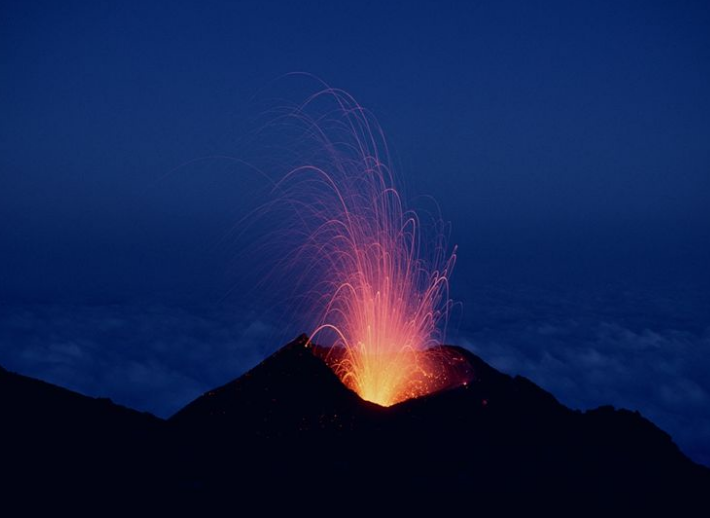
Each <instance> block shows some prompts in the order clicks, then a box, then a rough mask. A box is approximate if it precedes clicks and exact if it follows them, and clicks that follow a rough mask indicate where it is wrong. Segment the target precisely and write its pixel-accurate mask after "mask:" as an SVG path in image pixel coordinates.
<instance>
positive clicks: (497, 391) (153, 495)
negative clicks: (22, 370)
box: [0, 336, 710, 515]
mask: <svg viewBox="0 0 710 518" xmlns="http://www.w3.org/2000/svg"><path fill="white" fill-rule="evenodd" d="M307 342H308V340H307V338H306V337H305V336H301V337H299V338H298V339H296V340H295V341H294V342H292V343H290V344H288V345H287V346H285V347H283V348H282V349H281V350H279V351H277V352H276V353H275V354H273V355H272V356H270V357H269V358H267V359H266V360H264V361H263V362H262V363H261V364H259V365H258V366H256V367H255V368H254V369H252V370H251V371H249V372H248V373H246V374H244V375H243V376H242V377H240V378H238V379H236V380H234V381H232V382H230V383H228V384H226V385H224V386H222V387H219V388H216V389H214V390H211V391H209V392H207V393H206V394H204V395H202V396H200V397H199V398H197V399H196V400H195V401H193V402H192V403H190V404H188V405H187V406H186V407H185V408H183V409H182V410H180V411H179V412H178V413H176V414H175V415H174V416H173V417H171V418H170V419H168V420H167V421H164V420H160V419H158V418H155V417H153V416H151V415H150V414H144V413H138V412H135V411H132V410H129V409H127V408H124V407H121V406H118V405H115V404H113V403H111V402H110V401H108V400H102V399H93V398H88V397H85V396H81V395H79V394H76V393H73V392H71V391H68V390H65V389H61V388H59V387H56V386H53V385H49V384H47V383H44V382H41V381H37V380H33V379H30V378H26V377H24V376H20V375H17V374H12V373H9V372H7V371H4V370H0V418H1V419H2V427H3V434H2V435H3V439H4V440H3V441H2V444H3V448H6V449H7V450H8V451H6V453H5V455H4V460H5V462H4V463H3V464H4V467H3V468H2V470H3V473H4V474H5V475H6V478H7V482H6V483H5V485H4V487H5V489H6V490H7V491H8V494H10V493H11V492H12V493H13V494H20V493H23V492H26V491H28V490H31V491H33V492H34V491H41V492H45V493H48V492H51V493H53V494H64V493H66V492H72V491H77V488H81V490H82V491H87V492H90V493H91V494H92V495H104V496H103V498H106V497H111V498H114V497H117V495H120V498H121V500H122V501H124V502H130V501H134V500H135V501H136V502H138V501H145V499H154V500H155V501H157V502H161V503H162V505H163V507H169V506H170V505H178V502H181V501H185V500H189V501H191V502H193V503H195V502H197V503H200V502H203V501H205V502H206V501H209V502H211V504H215V503H218V504H224V505H231V504H232V503H234V502H237V501H238V502H243V501H249V500H253V499H255V498H256V497H257V495H263V494H273V495H278V494H282V491H284V490H285V488H288V489H289V490H303V491H310V492H313V491H315V488H317V494H319V495H324V494H327V495H331V496H332V495H335V494H341V493H342V492H343V491H352V490H353V489H354V488H359V489H358V491H361V490H362V489H363V488H367V493H368V494H374V493H373V492H375V491H377V490H378V489H379V490H382V491H384V492H389V493H390V494H395V495H404V494H408V495H416V496H417V498H416V499H415V500H412V499H411V496H410V497H409V500H407V502H408V505H410V506H412V507H414V506H416V502H420V501H421V500H423V499H427V498H431V499H434V498H435V495H438V496H437V498H439V497H441V495H448V496H447V497H446V498H447V499H448V500H450V499H451V498H454V499H456V498H463V499H464V500H466V501H468V500H471V499H475V501H476V505H477V506H481V505H494V506H497V507H498V508H499V509H502V508H505V509H528V510H529V509H531V508H533V507H538V506H540V505H544V506H545V507H547V508H557V509H566V508H568V506H570V505H574V506H579V505H580V502H585V504H584V505H586V506H587V508H588V507H589V506H590V505H594V506H599V507H600V508H607V509H616V510H618V509H622V508H623V509H629V510H635V511H639V510H649V511H650V510H653V511H658V510H659V509H668V510H675V511H678V510H679V509H682V510H683V511H684V512H694V511H696V510H698V511H701V510H702V508H703V507H705V510H707V503H706V500H707V498H706V495H708V494H710V470H708V469H707V468H704V467H702V466H699V465H697V464H695V463H693V462H692V461H690V460H689V459H688V458H687V457H685V456H684V455H683V454H682V453H681V452H680V450H679V449H678V448H677V447H676V446H675V444H674V443H673V442H672V440H671V438H670V437H669V436H668V435H667V434H666V433H664V432H663V431H662V430H660V429H659V428H657V427H656V426H655V425H654V424H652V423H651V422H649V421H648V420H646V419H645V418H643V417H642V416H641V415H640V414H639V413H638V412H630V411H627V410H615V409H614V408H612V407H609V406H607V407H601V408H598V409H596V410H591V411H587V412H580V411H573V410H570V409H568V408H567V407H565V406H563V405H562V404H560V403H559V402H558V401H557V400H556V399H555V398H554V397H553V396H552V395H551V394H549V393H548V392H546V391H544V390H542V389H541V388H539V387H538V386H537V385H535V384H534V383H532V382H531V381H529V380H527V379H525V378H523V377H520V376H516V377H510V376H508V375H505V374H502V373H500V372H498V371H497V370H495V369H493V368H492V367H490V366H489V365H487V364H486V363H485V362H484V361H483V360H481V359H480V358H478V357H477V356H476V355H474V354H472V353H471V352H469V351H466V350H464V349H461V348H449V349H450V351H451V352H452V353H454V354H456V355H459V356H460V357H461V358H462V359H465V360H466V361H467V362H468V363H469V364H470V366H471V368H472V370H473V372H474V380H473V381H472V382H471V383H468V384H467V385H466V386H460V387H457V388H452V389H449V390H446V391H442V392H439V393H436V394H431V395H429V396H426V397H423V398H419V399H414V400H408V401H405V402H403V403H400V404H398V405H395V406H392V407H389V408H382V407H380V406H378V405H375V404H372V403H368V402H365V401H363V400H361V399H360V398H359V397H358V396H357V395H356V394H355V393H353V392H351V391H350V390H349V389H347V388H346V387H345V386H343V385H342V384H341V382H340V381H339V379H338V378H337V376H336V375H335V374H334V373H333V372H332V371H331V369H330V368H329V367H328V366H327V365H326V364H325V363H324V361H323V360H322V359H321V355H320V354H319V351H318V350H317V349H314V348H313V347H312V346H311V347H308V346H307ZM7 475H9V476H7ZM303 494H308V493H303ZM457 495H458V496H457ZM320 498H322V496H321V497H320ZM572 514H574V512H572ZM700 514H701V515H702V514H703V513H702V512H701V513H700Z"/></svg>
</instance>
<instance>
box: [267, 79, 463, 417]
mask: <svg viewBox="0 0 710 518" xmlns="http://www.w3.org/2000/svg"><path fill="white" fill-rule="evenodd" d="M324 100H325V101H329V102H330V103H331V104H332V106H330V107H329V108H328V109H326V110H321V111H318V109H317V108H314V105H316V104H318V103H323V101H324ZM313 112H315V113H313ZM289 117H290V118H292V119H295V120H296V121H298V122H299V123H302V124H303V127H304V128H305V130H304V133H303V142H308V145H307V146H305V147H303V148H302V149H308V150H309V152H307V153H304V152H302V151H301V152H300V153H296V155H297V156H298V157H304V158H306V157H307V160H308V162H307V163H306V164H305V165H297V166H296V167H294V168H293V169H292V170H290V172H289V173H288V174H286V175H285V176H284V178H283V179H282V180H281V181H280V182H279V183H278V184H277V189H278V190H279V191H280V192H281V193H282V194H285V195H286V199H287V200H288V202H289V204H290V206H291V207H292V208H293V209H294V210H295V212H296V215H297V218H295V220H296V221H298V222H299V225H300V227H299V230H298V231H299V232H300V243H301V245H299V247H298V249H297V251H296V252H295V253H294V254H293V257H292V259H293V260H294V261H295V264H298V265H299V267H298V271H299V273H300V281H301V283H302V285H306V286H308V292H309V305H310V307H311V308H315V309H316V316H315V319H316V321H315V323H314V324H313V326H314V327H313V332H312V333H311V338H312V340H313V341H317V342H318V343H322V344H329V345H331V346H332V347H331V348H330V349H329V353H328V354H326V356H325V359H326V361H327V363H328V364H329V365H330V366H331V368H332V369H333V370H334V371H335V373H336V374H337V375H338V376H339V377H340V379H341V380H342V382H343V383H344V384H345V385H346V386H348V387H349V388H351V389H352V390H353V391H355V392H356V393H357V394H359V395H360V396H361V397H362V398H363V399H365V400H368V401H372V402H374V403H378V404H380V405H383V406H389V405H393V404H395V403H398V402H400V401H404V400H406V399H409V398H413V397H419V396H422V395H425V394H428V393H431V392H435V391H438V390H441V389H443V388H447V387H452V386H456V385H459V384H463V383H465V382H466V381H468V379H469V378H470V375H471V373H470V369H466V368H464V369H462V368H461V366H460V364H459V360H460V359H456V358H453V357H451V355H452V353H451V352H447V351H448V350H447V349H444V348H438V347H437V348H433V347H434V346H438V345H440V344H441V343H442V342H443V337H444V332H445V327H446V321H447V316H448V313H449V310H450V308H451V300H450V299H449V295H448V284H449V276H450V275H451V271H452V269H453V267H454V263H455V260H456V255H455V249H454V250H453V251H451V252H449V251H448V247H447V242H446V231H445V225H444V224H443V222H442V221H441V219H440V218H433V217H432V218H431V222H428V221H429V220H427V224H426V225H425V224H423V223H422V220H421V218H420V216H419V215H418V214H417V213H415V212H413V211H411V210H407V209H406V208H405V206H404V203H403V200H402V197H401V196H400V194H399V192H398V190H397V189H396V188H395V185H394V178H393V174H392V169H391V167H390V159H389V156H388V151H387V145H386V142H385V140H384V137H383V134H382V131H381V130H380V128H379V126H378V125H377V123H376V121H374V119H373V117H372V116H371V115H370V114H369V113H368V112H366V111H365V110H364V109H363V108H362V107H361V106H360V105H359V104H358V103H357V102H356V101H355V100H354V99H353V98H352V97H351V96H350V95H348V94H346V93H344V92H342V91H339V90H334V89H331V88H326V89H325V90H323V91H321V92H319V93H318V94H316V95H314V96H312V97H310V98H309V99H308V100H307V101H306V102H305V103H304V104H302V105H301V106H299V107H298V108H297V109H296V110H295V111H293V112H292V113H290V114H289ZM314 149H315V150H316V152H313V150H314Z"/></svg>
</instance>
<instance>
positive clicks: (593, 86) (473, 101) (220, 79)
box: [0, 0, 710, 463]
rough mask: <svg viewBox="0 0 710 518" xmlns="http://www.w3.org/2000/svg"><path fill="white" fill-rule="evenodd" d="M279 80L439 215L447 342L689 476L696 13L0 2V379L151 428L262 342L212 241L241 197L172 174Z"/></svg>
mask: <svg viewBox="0 0 710 518" xmlns="http://www.w3.org/2000/svg"><path fill="white" fill-rule="evenodd" d="M533 4H542V5H533ZM293 71H307V72H310V73H313V74H315V75H317V76H319V77H321V78H323V79H324V80H326V81H327V82H328V83H330V84H332V85H334V86H337V87H340V88H343V89H345V90H347V91H349V92H350V93H352V94H353V95H354V96H355V97H356V98H357V99H358V100H359V101H360V102H361V103H362V104H363V105H364V106H366V107H368V108H369V109H371V110H372V111H373V112H374V113H375V114H376V115H377V117H378V119H379V121H380V123H381V124H382V126H383V128H384V130H385V131H386V133H387V136H388V138H389V141H390V143H391V144H392V146H393V148H394V150H395V152H396V155H397V157H398V164H399V166H400V167H399V173H400V176H401V178H402V179H403V181H404V183H405V185H406V189H407V192H408V193H410V194H412V195H415V194H428V195H433V196H434V197H435V198H436V199H437V200H438V202H439V204H440V205H441V208H442V212H443V215H444V217H445V218H446V219H447V220H450V221H451V223H452V229H453V230H452V239H453V241H454V242H456V243H458V245H459V252H460V253H459V263H458V266H457V271H456V276H455V278H454V285H453V288H454V296H455V297H456V298H457V299H458V300H461V301H462V302H463V307H464V311H463V314H462V316H461V317H460V319H459V320H458V321H457V324H456V329H455V332H454V336H455V337H456V338H455V339H456V340H457V341H459V342H460V343H462V344H465V345H468V346H469V347H472V348H473V349H474V350H476V351H477V352H478V353H479V354H480V355H481V356H483V357H484V358H485V359H487V360H489V361H491V362H492V363H493V364H494V365H496V366H498V367H500V368H501V369H503V370H505V371H507V372H510V373H523V374H525V375H527V376H529V377H531V378H532V379H533V380H534V381H536V382H538V383H540V384H541V385H543V386H544V387H546V388H549V389H550V390H553V392H554V393H555V394H556V395H557V396H558V397H559V398H560V399H561V400H562V401H563V402H565V403H568V404H571V405H573V406H577V407H582V408H585V407H588V406H593V405H598V404H602V403H612V404H616V405H623V406H629V407H633V408H638V409H640V410H641V411H642V412H644V413H645V414H646V415H648V416H650V417H651V418H652V419H654V421H656V422H657V423H659V424H660V425H661V426H662V427H663V428H664V429H666V430H668V431H670V432H671V433H672V434H673V435H674V437H676V438H677V440H678V442H679V443H680V444H681V446H682V447H683V449H684V450H685V451H687V452H689V453H690V454H691V455H693V457H694V458H696V459H698V460H701V461H703V462H705V463H710V449H709V447H708V444H710V413H709V412H708V410H707V409H708V408H710V383H709V382H708V381H707V376H706V373H707V372H708V369H709V368H710V296H709V295H708V293H710V292H709V291H708V290H710V273H709V272H708V267H707V265H708V264H710V237H709V236H710V146H709V145H708V143H710V95H708V92H710V7H708V4H707V3H706V2H678V1H672V2H671V1H669V2H650V1H640V2H618V1H616V2H601V1H591V2H569V1H564V2H540V3H538V2H524V1H520V2H513V1H488V2H477V1H469V2H445V1H430V2H425V1H421V2H368V1H360V2H286V1H278V2H277V1H265V0H260V1H255V2H247V1H240V2H224V3H222V2H209V3H208V2H165V3H157V2H115V3H110V2H86V3H82V2H61V3H56V2H46V3H40V2H3V3H2V6H0V78H1V79H0V114H1V115H0V304H2V306H1V307H2V313H1V314H0V363H2V364H4V365H5V366H6V367H8V368H12V369H15V370H18V371H20V372H24V373H27V374H31V375H37V376H41V377H44V378H45V379H50V380H53V381H56V382H58V383H62V384H64V385H67V386H71V387H73V388H76V389H79V390H82V391H84V392H86V393H91V394H92V395H106V396H111V397H113V398H114V399H116V400H118V401H121V402H124V403H126V404H130V405H133V406H136V407H139V408H142V409H147V410H151V411H154V412H157V413H159V414H161V415H166V414H169V413H170V412H172V411H174V410H175V409H176V408H178V407H179V406H180V405H182V404H184V403H186V402H187V401H189V399H190V398H192V397H194V396H195V395H197V394H199V393H200V391H202V390H206V389H207V388H210V386H212V385H214V384H217V383H223V382H225V381H227V380H229V379H231V378H232V377H234V376H236V375H238V374H240V373H241V372H242V371H243V370H244V369H246V368H248V367H250V366H251V365H253V364H254V363H255V362H256V361H258V360H259V359H260V358H261V357H263V355H264V354H267V353H268V352H269V351H271V350H273V349H274V348H275V347H277V346H278V344H277V343H271V342H269V340H272V341H273V338H270V337H273V336H275V334H278V331H277V328H278V325H276V324H274V323H273V322H270V321H269V320H268V318H265V317H263V313H261V312H260V311H259V310H258V308H257V309H255V307H254V305H253V304H251V300H246V299H247V297H246V296H243V297H240V293H243V288H246V286H244V285H241V284H234V283H236V282H237V281H235V280H234V278H235V277H234V275H233V273H234V271H235V270H239V264H235V260H234V258H232V257H230V253H231V251H232V250H225V249H220V248H219V246H217V247H214V246H212V245H213V244H214V243H215V242H216V241H217V240H218V239H219V237H220V236H221V235H223V233H224V232H225V229H226V228H227V227H228V226H229V224H230V223H231V222H233V221H234V220H235V218H237V217H238V216H239V215H240V208H241V207H242V206H243V205H244V204H245V203H246V199H247V198H248V197H249V193H251V192H253V188H254V186H255V185H256V184H255V183H254V179H253V178H248V177H247V176H245V175H244V174H243V172H240V171H238V170H236V168H235V167H234V165H233V164H230V163H229V161H225V160H220V159H216V158H213V159H206V160H197V161H195V162H193V161H194V160H196V159H204V158H205V157H215V156H217V155H228V156H239V152H240V148H239V145H238V141H239V139H240V138H241V137H243V136H244V134H245V133H246V132H248V131H249V130H250V128H251V126H250V123H249V122H248V121H250V120H251V119H252V118H253V117H254V116H257V115H258V109H257V108H256V104H255V102H254V101H253V99H254V97H255V96H256V97H258V93H259V92H260V91H262V89H264V88H265V87H266V86H267V85H269V84H270V83H271V82H272V81H273V80H275V79H277V78H278V77H280V76H282V75H283V74H285V73H288V72H293ZM285 85H286V86H283V83H282V91H284V90H283V89H288V88H289V86H288V85H289V83H285ZM301 87H302V85H301V83H299V86H298V88H301ZM294 88H296V86H295V83H294ZM304 91H305V90H304ZM259 106H260V107H263V105H259ZM166 175H168V178H167V180H166V179H165V176H166ZM161 179H162V180H161ZM239 282H241V281H239ZM230 283H231V284H230ZM229 287H233V288H234V287H236V289H235V290H234V293H233V295H232V296H231V297H230V298H229V299H227V300H226V301H225V300H224V299H222V296H223V295H224V294H225V292H226V291H227V290H228V289H229ZM238 308H246V309H238ZM254 311H256V313H254ZM255 315H256V316H255Z"/></svg>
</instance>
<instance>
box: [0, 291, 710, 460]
mask: <svg viewBox="0 0 710 518" xmlns="http://www.w3.org/2000/svg"><path fill="white" fill-rule="evenodd" d="M464 304H465V312H464V314H463V318H461V320H460V324H459V325H458V329H457V331H456V332H454V333H450V336H451V339H450V342H453V343H458V344H460V345H463V346H465V347H468V348H470V349H471V350H472V351H474V352H475V353H477V354H479V355H480V356H481V357H482V358H483V359H484V360H486V361H487V362H489V363H490V364H491V365H493V366H494V367H496V368H497V369H499V370H501V371H503V372H506V373H509V374H522V375H524V376H526V377H528V378H530V379H531V380H533V381H534V382H536V383H538V384H539V385H540V386H542V387H544V388H545V389H547V390H549V391H550V392H552V393H553V394H554V395H555V396H556V397H557V398H558V399H559V400H560V401H561V402H563V403H564V404H566V405H568V406H571V407H573V408H581V409H586V408H592V407H596V406H599V405H602V404H613V405H615V406H617V407H625V408H629V409H632V410H639V411H640V412H641V413H642V414H643V415H645V416H646V417H648V418H649V419H651V420H652V421H653V422H655V423H656V424H657V425H658V426H660V427H661V428H662V429H664V430H665V431H667V432H668V433H670V434H671V435H672V437H673V438H674V440H675V441H676V443H677V444H678V445H679V446H680V447H681V449H683V451H685V452H686V453H687V454H688V455H690V456H691V457H692V458H693V459H694V460H696V461H698V462H702V463H704V464H706V465H710V379H708V377H707V372H710V326H709V325H708V322H707V319H706V317H705V315H707V314H710V310H709V308H707V307H705V305H704V303H703V302H702V301H701V300H693V298H692V297H690V296H689V294H688V292H682V291H681V292H679V293H678V294H677V296H674V295H673V294H669V292H668V291H666V292H664V295H663V296H660V295H658V294H657V293H636V292H627V291H623V290H619V289H614V290H611V289H608V290H606V291H605V290H603V289H598V290H595V291H584V292H583V291H579V292H577V293H575V294H573V295H570V290H569V289H567V290H566V291H563V292H553V291H549V290H547V291H544V290H540V289H531V288H521V287H514V288H511V287H507V288H501V287H496V288H495V289H476V290H475V291H473V292H472V294H471V296H470V297H468V299H467V300H465V301H464ZM706 311H707V312H706ZM270 322H271V321H270V319H269V318H268V317H265V316H264V314H262V313H256V312H250V311H246V310H243V309H241V310H240V309H234V308H232V309H227V308H221V309H215V308H190V309H187V308H184V307H175V306H165V305H155V304H152V305H140V304H139V305H135V304H132V305H128V304H121V305H93V306H92V305H69V304H30V305H19V304H14V305H0V364H2V365H3V366H5V367H6V368H8V369H10V370H14V371H17V372H20V373H22V374H26V375H30V376H34V377H37V378H41V379H44V380H47V381H50V382H52V383H56V384H58V385H61V386H64V387H67V388H70V389H73V390H77V391H79V392H81V393H84V394H87V395H91V396H103V397H110V398H112V399H113V400H114V401H116V402H118V403H121V404H124V405H127V406H130V407H133V408H136V409H139V410H146V411H150V412H153V413H155V414H157V415H159V416H163V417H167V416H169V415H171V414H173V413H174V412H175V411H177V410H178V409H180V408H181V407H182V406H184V405H185V404H187V403H188V402H190V401H191V400H192V399H194V398H195V397H197V396H198V395H200V394H201V393H203V392H205V391H207V390H208V389H210V388H213V387H215V386H219V385H221V384H224V383H226V382H228V381H230V380H232V379H234V378H236V377H237V376H239V375H240V374H242V373H243V372H245V371H246V370H248V369H250V368H251V367H253V366H254V365H256V364H257V363H258V362H259V361H261V360H262V359H263V358H265V357H266V356H267V355H268V354H270V353H271V352H273V351H274V350H276V349H277V348H278V347H280V346H281V345H283V344H284V343H286V342H287V341H288V340H290V339H291V338H293V336H291V335H290V334H289V333H290V332H289V331H284V329H283V328H282V327H281V326H277V325H274V324H273V323H270ZM454 324H455V322H454ZM454 327H455V326H454ZM291 334H292V333H291Z"/></svg>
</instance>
